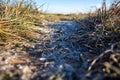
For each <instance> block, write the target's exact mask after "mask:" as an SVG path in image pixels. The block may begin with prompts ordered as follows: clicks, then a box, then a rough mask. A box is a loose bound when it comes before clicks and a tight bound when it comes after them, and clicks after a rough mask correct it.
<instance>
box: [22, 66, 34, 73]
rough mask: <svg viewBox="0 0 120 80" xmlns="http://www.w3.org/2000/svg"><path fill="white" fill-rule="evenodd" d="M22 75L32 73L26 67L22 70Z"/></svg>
mask: <svg viewBox="0 0 120 80" xmlns="http://www.w3.org/2000/svg"><path fill="white" fill-rule="evenodd" d="M23 73H24V74H27V73H32V71H31V69H30V68H29V67H28V66H25V67H24V68H23Z"/></svg>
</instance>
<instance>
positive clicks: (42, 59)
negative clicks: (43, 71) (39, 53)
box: [39, 58, 47, 61]
mask: <svg viewBox="0 0 120 80" xmlns="http://www.w3.org/2000/svg"><path fill="white" fill-rule="evenodd" d="M39 60H40V61H46V60H47V59H46V58H39Z"/></svg>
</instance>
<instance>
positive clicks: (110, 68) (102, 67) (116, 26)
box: [77, 0, 120, 80]
mask: <svg viewBox="0 0 120 80" xmlns="http://www.w3.org/2000/svg"><path fill="white" fill-rule="evenodd" d="M106 6H107V5H106V1H105V0H103V4H102V7H101V8H100V9H98V10H96V12H95V13H92V14H89V16H88V17H87V18H85V19H83V20H77V21H78V22H79V23H80V24H82V25H83V26H84V29H83V32H81V31H82V30H81V31H80V33H79V34H80V35H78V36H80V39H78V38H77V39H78V40H77V41H78V43H80V44H83V45H84V46H86V47H87V48H88V50H89V54H92V55H94V54H95V56H94V57H92V58H91V57H87V58H88V60H89V61H88V63H90V65H89V66H88V72H87V74H86V75H85V76H84V77H83V80H89V79H91V80H92V79H97V80H101V79H102V80H116V79H120V77H119V76H120V64H119V63H120V55H119V54H120V1H119V0H115V1H114V2H113V3H112V4H111V6H110V8H109V9H108V10H107V7H106ZM85 30H86V31H85ZM87 31H88V32H87ZM86 32H87V33H86ZM81 35H83V36H81ZM78 36H77V37H78ZM84 57H85V56H84ZM98 67H99V69H98ZM88 75H89V76H88ZM95 76H96V77H95ZM87 78H89V79H87Z"/></svg>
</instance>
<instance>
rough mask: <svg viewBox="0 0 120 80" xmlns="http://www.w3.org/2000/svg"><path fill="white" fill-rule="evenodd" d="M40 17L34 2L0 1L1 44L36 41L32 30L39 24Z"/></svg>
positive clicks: (27, 0)
mask: <svg viewBox="0 0 120 80" xmlns="http://www.w3.org/2000/svg"><path fill="white" fill-rule="evenodd" d="M40 17H41V16H40V11H38V9H37V7H36V5H34V2H33V1H29V0H25V1H15V2H14V0H10V1H9V0H6V1H0V43H5V44H6V43H8V42H11V43H12V41H13V42H15V40H16V41H20V40H24V41H27V40H28V41H34V40H36V39H37V38H36V36H34V35H35V34H36V33H35V32H34V30H33V29H32V28H33V26H34V25H35V24H39V23H37V22H40V21H41V18H40ZM36 21H37V22H36Z"/></svg>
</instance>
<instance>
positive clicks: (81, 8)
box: [34, 0, 111, 13]
mask: <svg viewBox="0 0 120 80" xmlns="http://www.w3.org/2000/svg"><path fill="white" fill-rule="evenodd" d="M34 1H35V2H36V3H37V5H38V6H40V5H42V4H44V6H42V7H41V8H42V10H43V11H47V12H50V13H79V12H83V13H84V12H88V11H90V9H92V8H93V9H95V7H94V6H96V7H100V6H101V3H102V0H34ZM110 2H111V0H107V4H108V5H110Z"/></svg>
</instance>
